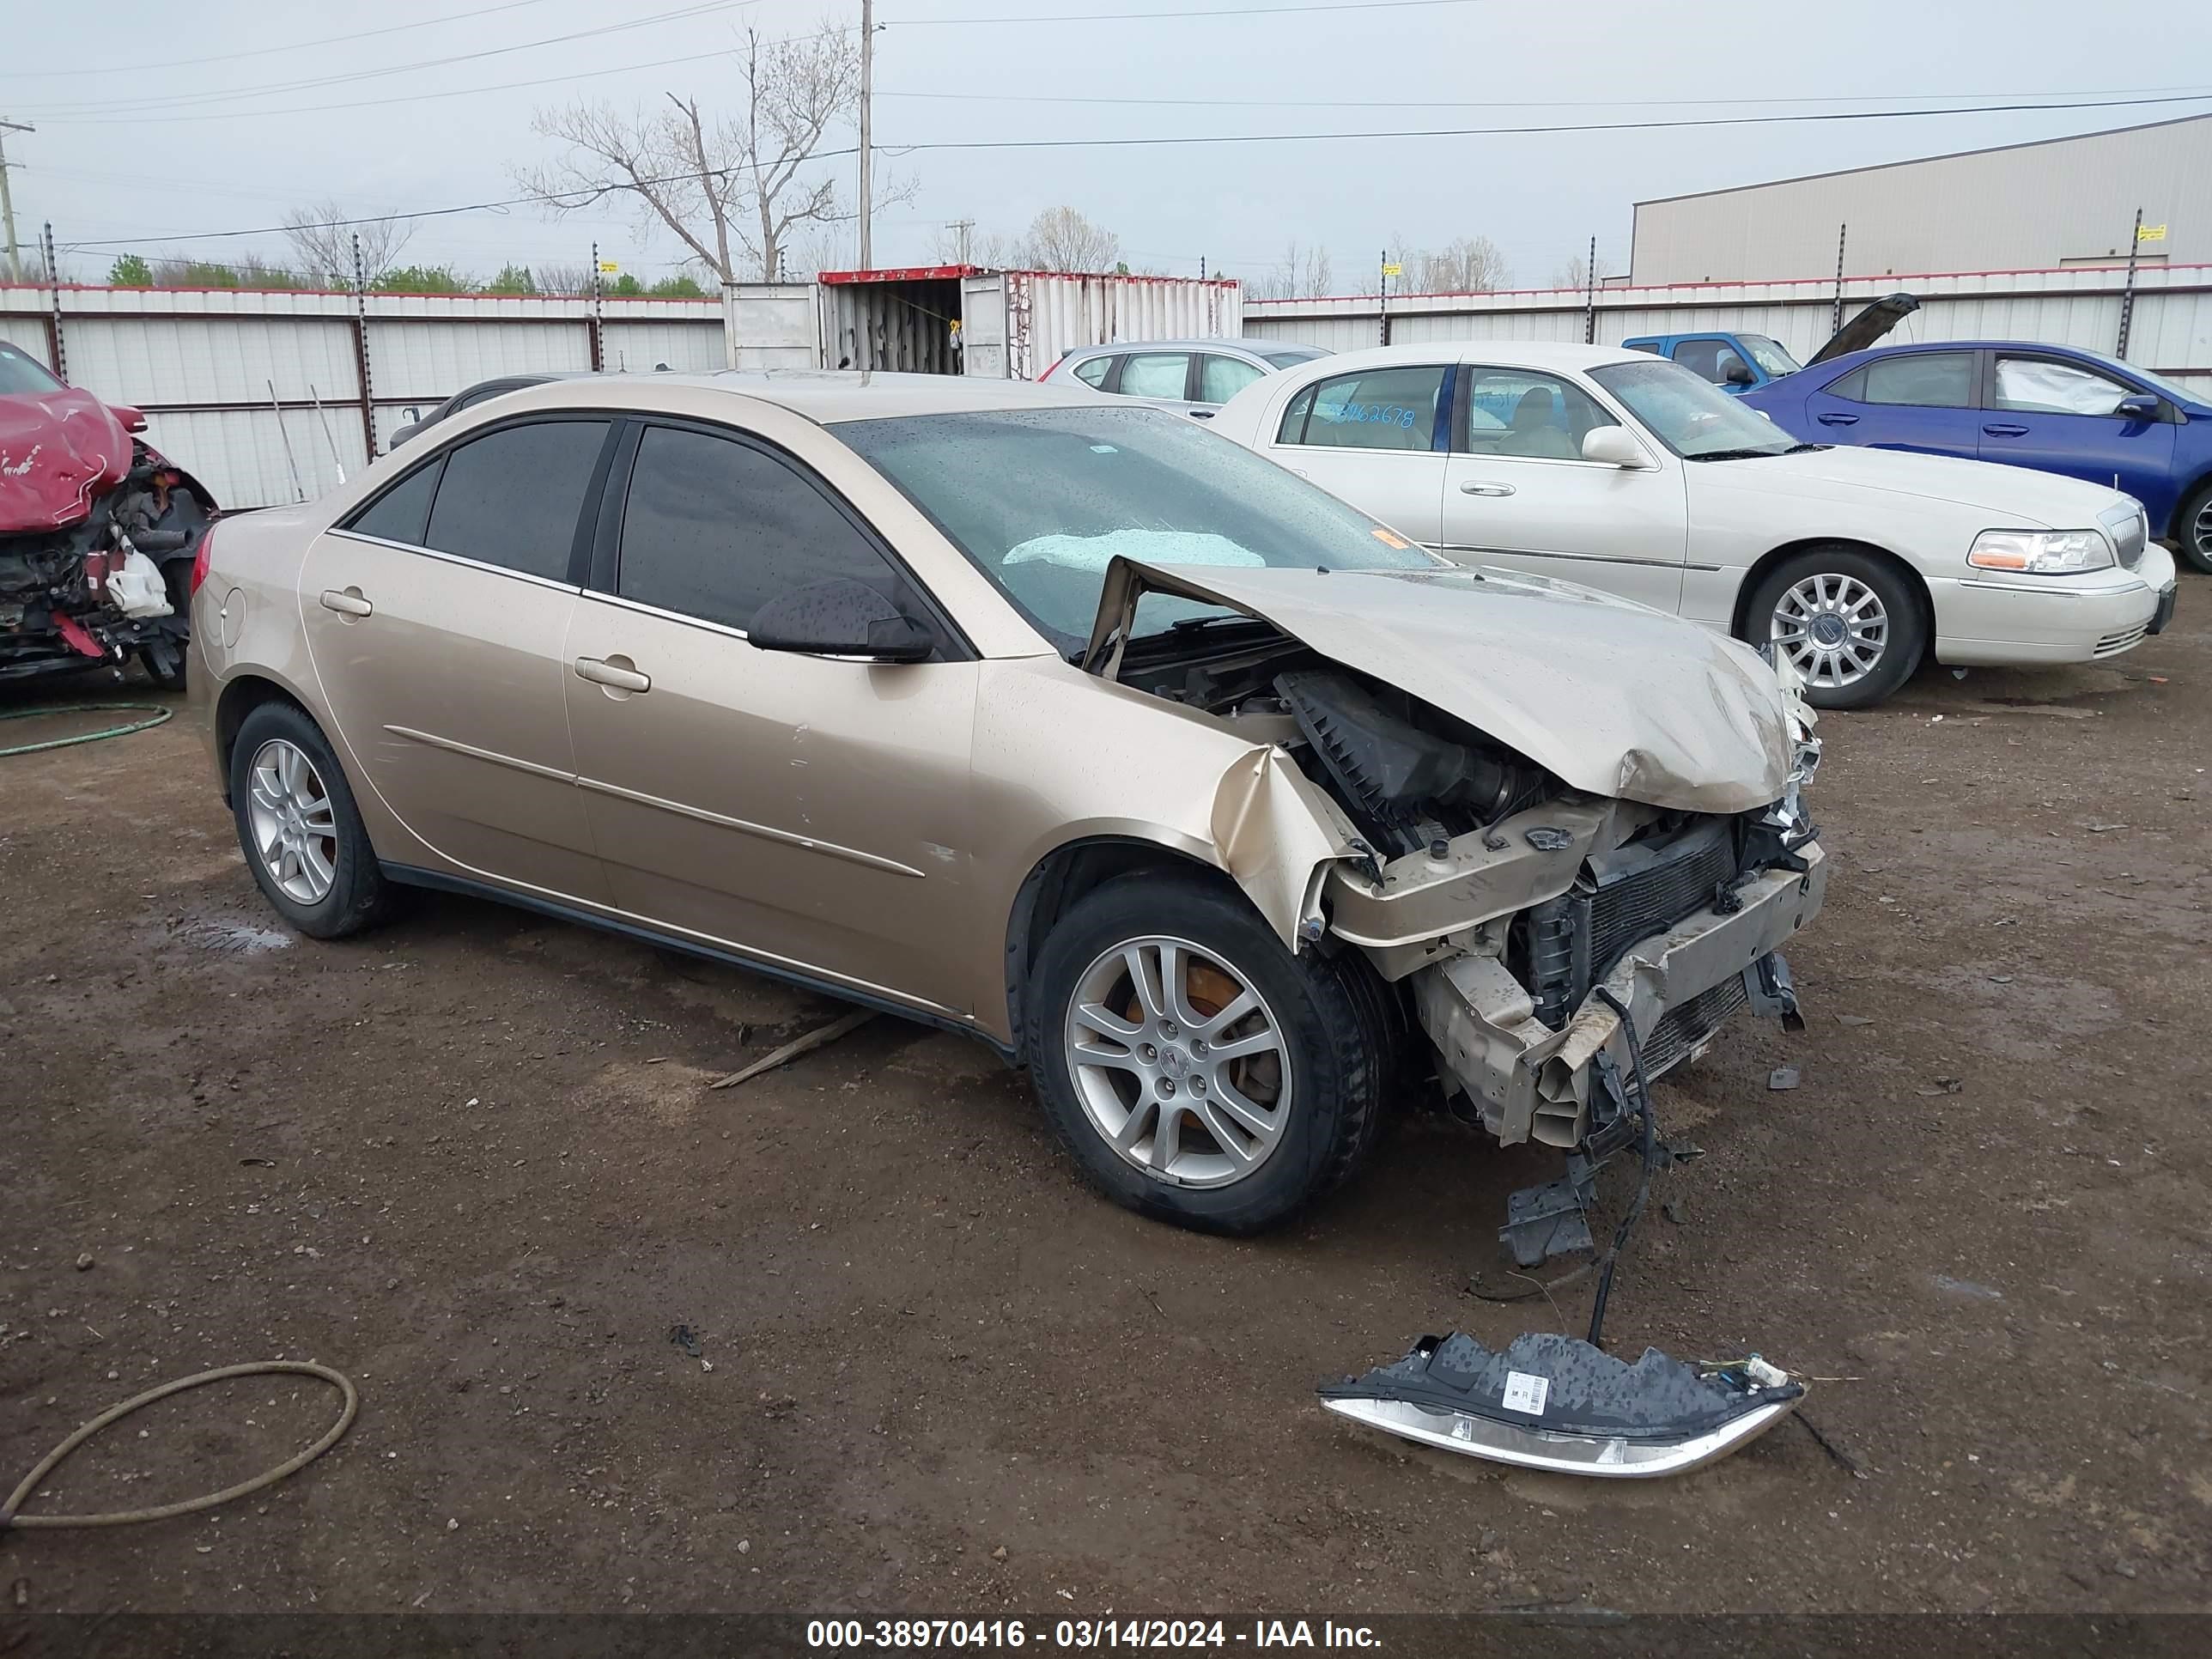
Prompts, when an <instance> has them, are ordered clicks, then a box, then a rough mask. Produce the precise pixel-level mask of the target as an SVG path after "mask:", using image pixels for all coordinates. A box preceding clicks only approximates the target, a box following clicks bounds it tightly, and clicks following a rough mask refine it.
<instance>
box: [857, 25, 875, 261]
mask: <svg viewBox="0 0 2212 1659" xmlns="http://www.w3.org/2000/svg"><path fill="white" fill-rule="evenodd" d="M875 91H876V0H860V269H861V270H873V269H874V258H873V250H872V246H871V245H870V241H869V235H868V232H869V223H868V222H869V219H870V218H871V217H872V214H873V210H874V207H875V203H874V200H873V197H872V191H873V189H874V183H875V181H874V178H873V174H874V173H875V160H876V156H875V148H874V146H873V144H872V143H871V142H870V135H871V131H872V127H873V125H874V123H873V113H874V112H873V111H872V109H871V108H870V107H869V106H870V105H871V104H872V103H873V102H874V101H875Z"/></svg>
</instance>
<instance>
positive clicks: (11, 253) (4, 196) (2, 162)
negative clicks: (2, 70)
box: [0, 120, 38, 283]
mask: <svg viewBox="0 0 2212 1659" xmlns="http://www.w3.org/2000/svg"><path fill="white" fill-rule="evenodd" d="M36 131H38V129H37V128H36V127H34V126H33V125H30V124H29V123H28V122H27V121H7V120H0V232H4V234H6V236H7V238H8V280H9V282H11V283H20V282H21V281H22V280H23V259H22V255H21V253H19V252H17V251H16V246H15V196H14V194H13V193H12V192H10V191H9V188H8V138H7V135H8V134H9V133H11V132H36Z"/></svg>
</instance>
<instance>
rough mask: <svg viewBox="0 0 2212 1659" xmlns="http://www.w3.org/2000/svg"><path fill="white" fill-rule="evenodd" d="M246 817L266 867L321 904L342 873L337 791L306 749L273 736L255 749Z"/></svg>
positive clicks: (294, 894)
mask: <svg viewBox="0 0 2212 1659" xmlns="http://www.w3.org/2000/svg"><path fill="white" fill-rule="evenodd" d="M248 775H249V777H250V779H251V782H250V784H249V786H248V795H247V801H246V818H247V821H248V822H249V823H251V824H252V828H253V848H254V851H255V853H256V854H258V856H259V858H260V860H261V867H262V868H263V869H264V870H265V871H266V872H268V875H269V878H270V880H271V881H273V882H274V883H276V885H277V887H278V888H279V889H280V890H282V891H283V894H284V895H285V896H286V897H288V898H292V899H296V900H298V901H299V902H301V904H319V903H320V902H322V899H323V896H325V894H327V893H328V892H329V891H330V890H331V883H332V882H334V881H336V880H337V869H338V862H337V860H338V831H337V817H336V816H335V814H334V813H333V811H332V810H331V793H330V791H329V789H328V788H326V787H325V786H324V783H323V780H322V775H320V774H319V773H318V772H317V771H316V770H315V763H314V762H313V761H312V760H310V759H309V758H308V757H307V751H306V750H303V749H301V747H300V746H299V745H298V744H295V743H291V742H289V741H287V740H286V739H284V738H270V740H269V741H268V742H266V743H264V744H262V745H261V747H260V748H258V749H257V750H254V751H253V763H252V767H251V768H250V769H249V774H248Z"/></svg>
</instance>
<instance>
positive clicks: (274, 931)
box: [169, 916, 294, 957]
mask: <svg viewBox="0 0 2212 1659" xmlns="http://www.w3.org/2000/svg"><path fill="white" fill-rule="evenodd" d="M169 937H170V938H171V939H174V940H176V941H178V942H179V944H184V945H197V947H198V948H199V949H201V950H203V951H220V952H222V954H224V955H226V956H240V957H258V956H261V955H263V954H264V953H265V952H267V951H283V950H289V948H290V947H291V946H292V945H293V943H294V939H293V936H292V935H291V934H289V933H285V932H284V931H283V929H281V928H276V927H254V926H253V925H252V923H250V922H244V921H218V920H216V918H214V917H211V916H193V917H187V918H185V920H184V921H178V922H173V923H172V924H171V925H170V927H169Z"/></svg>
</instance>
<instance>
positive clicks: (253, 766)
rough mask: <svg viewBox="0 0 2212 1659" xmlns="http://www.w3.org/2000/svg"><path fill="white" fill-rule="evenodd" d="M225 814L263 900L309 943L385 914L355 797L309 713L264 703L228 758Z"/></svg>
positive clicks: (387, 893)
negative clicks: (233, 825) (228, 813)
mask: <svg viewBox="0 0 2212 1659" xmlns="http://www.w3.org/2000/svg"><path fill="white" fill-rule="evenodd" d="M230 807H231V816H232V817H234V819H235V820H236V822H237V825H238V844H239V846H240V848H241V849H242V850H243V851H244V852H245V854H246V868H247V869H249V870H251V871H252V872H253V879H254V882H255V884H257V885H258V887H259V888H260V889H261V891H262V895H263V896H264V897H265V898H267V899H268V901H269V902H270V904H271V905H273V906H275V907H276V913H277V914H278V915H281V916H283V918H284V920H285V921H288V922H289V923H290V924H291V925H292V926H293V927H296V928H297V929H299V931H300V932H301V933H305V934H307V937H308V938H310V939H340V938H343V936H344V935H346V934H348V933H358V932H359V931H360V930H361V929H362V928H363V927H368V925H369V924H370V923H372V922H374V921H377V920H378V919H379V918H380V916H382V915H384V913H385V911H386V909H387V908H389V905H390V901H391V890H390V887H389V885H388V884H386V881H385V879H384V872H383V871H382V870H381V869H380V867H379V866H378V865H377V861H376V849H375V848H373V847H371V846H370V845H369V844H368V829H367V828H366V827H365V826H364V825H363V824H362V819H361V812H360V809H358V808H357V807H356V806H355V805H354V799H353V791H352V789H351V788H350V787H349V786H348V785H347V783H346V779H345V773H344V772H343V770H342V769H340V768H339V766H338V763H337V756H336V755H334V754H333V753H331V745H330V744H329V742H328V741H327V740H326V739H325V738H324V736H323V734H322V732H321V730H320V729H319V727H318V726H316V725H315V723H314V721H313V720H310V719H308V718H307V714H306V712H305V711H304V710H302V709H301V708H298V707H297V706H296V705H295V704H292V703H289V702H264V703H263V704H262V705H261V706H260V707H259V708H256V709H255V710H254V711H253V712H252V714H248V715H247V716H246V719H245V720H244V722H243V723H242V724H241V725H240V726H239V728H238V737H237V739H236V740H235V741H234V743H233V744H232V745H231V750H230Z"/></svg>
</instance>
